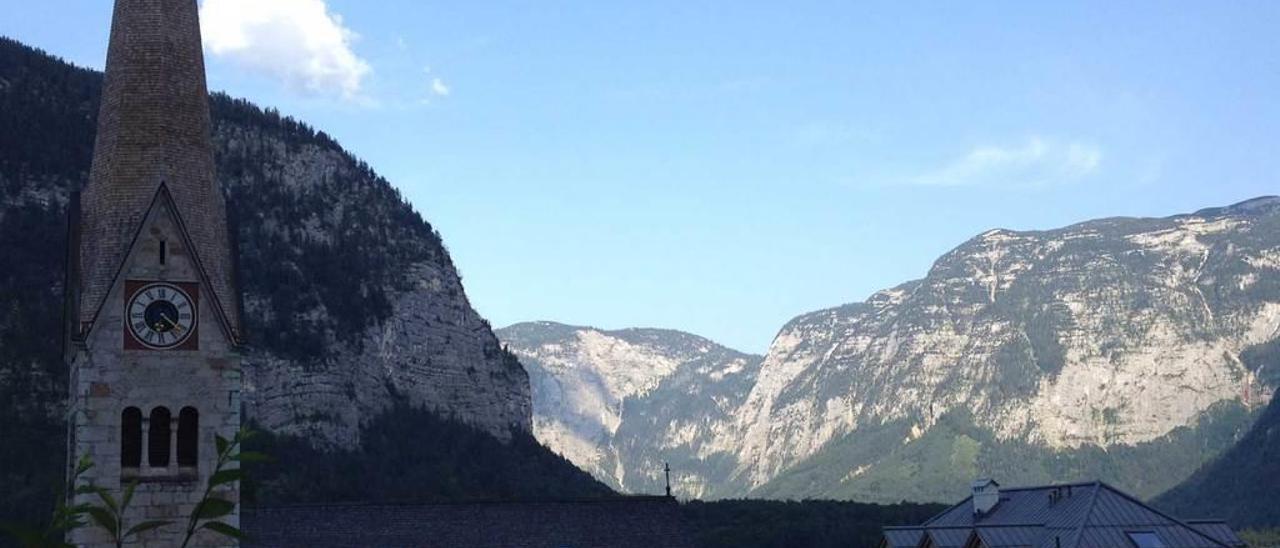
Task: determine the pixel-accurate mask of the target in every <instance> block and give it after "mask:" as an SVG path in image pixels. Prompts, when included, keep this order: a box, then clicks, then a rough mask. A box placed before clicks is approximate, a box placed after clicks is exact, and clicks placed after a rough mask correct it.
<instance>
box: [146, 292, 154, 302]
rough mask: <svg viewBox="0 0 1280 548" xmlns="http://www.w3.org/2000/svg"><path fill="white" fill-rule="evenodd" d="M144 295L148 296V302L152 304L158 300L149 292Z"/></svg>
mask: <svg viewBox="0 0 1280 548" xmlns="http://www.w3.org/2000/svg"><path fill="white" fill-rule="evenodd" d="M144 295H146V296H147V302H150V301H154V300H156V298H155V296H154V295H152V294H151V292H150V291H148V292H146V293H144Z"/></svg>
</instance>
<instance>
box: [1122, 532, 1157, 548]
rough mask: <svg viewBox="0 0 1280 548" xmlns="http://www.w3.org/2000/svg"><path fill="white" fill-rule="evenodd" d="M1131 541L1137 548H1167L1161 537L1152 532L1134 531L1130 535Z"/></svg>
mask: <svg viewBox="0 0 1280 548" xmlns="http://www.w3.org/2000/svg"><path fill="white" fill-rule="evenodd" d="M1129 540H1130V541H1132V542H1133V545H1134V546H1135V547H1136V548H1165V546H1164V541H1162V540H1160V535H1157V534H1155V532H1152V531H1132V532H1130V533H1129Z"/></svg>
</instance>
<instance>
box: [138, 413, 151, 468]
mask: <svg viewBox="0 0 1280 548" xmlns="http://www.w3.org/2000/svg"><path fill="white" fill-rule="evenodd" d="M150 455H151V415H150V414H149V413H143V414H142V458H141V460H140V461H139V462H138V471H139V472H142V471H144V470H149V469H150V468H151V457H150Z"/></svg>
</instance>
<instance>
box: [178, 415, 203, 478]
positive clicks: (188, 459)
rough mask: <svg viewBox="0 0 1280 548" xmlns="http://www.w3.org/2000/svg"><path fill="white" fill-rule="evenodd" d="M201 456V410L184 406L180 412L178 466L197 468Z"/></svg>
mask: <svg viewBox="0 0 1280 548" xmlns="http://www.w3.org/2000/svg"><path fill="white" fill-rule="evenodd" d="M199 457H200V412H199V411H196V410H195V408H194V407H184V408H182V411H181V412H179V413H178V466H181V467H183V468H195V467H196V464H197V463H198V462H199Z"/></svg>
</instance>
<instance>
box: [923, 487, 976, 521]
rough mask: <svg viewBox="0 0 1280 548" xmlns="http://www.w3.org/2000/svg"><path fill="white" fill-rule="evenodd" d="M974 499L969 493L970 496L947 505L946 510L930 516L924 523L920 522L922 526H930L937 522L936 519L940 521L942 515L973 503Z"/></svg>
mask: <svg viewBox="0 0 1280 548" xmlns="http://www.w3.org/2000/svg"><path fill="white" fill-rule="evenodd" d="M972 500H973V495H969V496H967V497H965V498H964V500H962V501H960V502H957V503H955V504H953V505H951V506H949V507H947V509H946V510H943V511H941V512H938V513H937V514H936V515H934V516H933V517H931V518H929V519H928V520H926V521H925V522H924V523H921V524H920V527H928V526H929V524H930V523H933V522H935V521H938V520H939V519H942V516H945V515H947V514H950V513H951V511H952V510H956V509H958V508H961V507H963V506H964V505H965V504H972V502H971V501H972Z"/></svg>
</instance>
